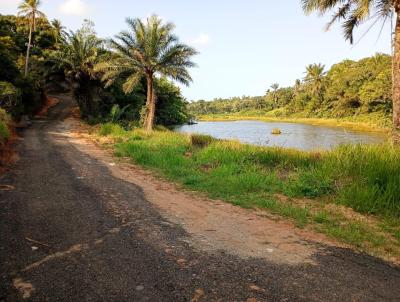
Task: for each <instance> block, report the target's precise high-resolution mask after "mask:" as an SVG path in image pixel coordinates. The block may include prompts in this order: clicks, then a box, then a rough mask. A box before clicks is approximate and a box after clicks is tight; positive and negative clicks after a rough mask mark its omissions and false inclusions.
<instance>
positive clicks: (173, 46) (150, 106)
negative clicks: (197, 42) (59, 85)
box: [96, 15, 197, 131]
mask: <svg viewBox="0 0 400 302" xmlns="http://www.w3.org/2000/svg"><path fill="white" fill-rule="evenodd" d="M126 22H127V24H128V26H129V29H130V31H122V32H121V33H120V34H118V35H117V36H116V37H115V39H113V40H111V41H110V45H111V48H112V49H113V50H114V56H113V57H112V58H111V59H109V60H107V61H105V62H103V63H100V64H98V65H97V66H96V70H97V71H100V72H103V73H104V75H103V77H102V80H103V81H104V82H105V86H106V87H107V86H109V85H111V84H112V83H114V81H115V80H117V79H120V78H122V79H124V84H123V90H124V92H125V93H130V92H132V91H133V89H134V88H135V87H136V86H137V85H139V83H140V81H141V79H142V78H145V79H146V82H147V100H146V114H145V120H144V127H145V128H146V129H147V130H148V131H151V130H152V128H153V123H154V114H155V108H156V97H155V94H154V78H155V76H157V75H158V76H165V77H169V78H171V79H173V80H175V81H178V82H180V83H183V84H185V85H189V83H190V82H191V81H192V79H191V77H190V75H189V72H188V68H190V67H193V66H195V64H194V63H193V62H192V61H191V57H192V56H193V55H195V54H196V53H197V52H196V50H195V49H193V48H192V47H189V46H187V45H185V44H182V43H180V42H179V40H178V38H177V37H176V36H175V35H174V34H173V33H172V31H173V29H174V27H175V26H174V25H173V24H172V23H164V22H162V20H161V19H160V18H159V17H158V16H156V15H153V16H151V17H150V18H148V19H147V20H146V21H142V20H140V19H127V21H126Z"/></svg>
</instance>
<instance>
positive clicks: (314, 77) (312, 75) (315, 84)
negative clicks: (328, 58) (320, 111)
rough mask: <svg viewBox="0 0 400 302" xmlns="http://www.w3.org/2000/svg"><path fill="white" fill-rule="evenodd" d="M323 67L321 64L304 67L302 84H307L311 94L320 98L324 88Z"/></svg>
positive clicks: (324, 73)
mask: <svg viewBox="0 0 400 302" xmlns="http://www.w3.org/2000/svg"><path fill="white" fill-rule="evenodd" d="M324 69H325V65H322V64H310V65H308V66H307V67H306V72H305V73H306V76H305V77H304V82H305V83H307V84H309V87H310V91H311V93H312V94H313V95H314V96H316V97H318V98H319V99H320V98H321V95H322V91H323V90H324V87H325V75H326V72H325V71H324Z"/></svg>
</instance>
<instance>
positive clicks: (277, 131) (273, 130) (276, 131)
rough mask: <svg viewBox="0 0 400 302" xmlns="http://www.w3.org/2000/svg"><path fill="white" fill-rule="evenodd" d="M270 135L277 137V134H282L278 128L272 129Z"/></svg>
mask: <svg viewBox="0 0 400 302" xmlns="http://www.w3.org/2000/svg"><path fill="white" fill-rule="evenodd" d="M271 134H274V135H279V134H282V131H281V129H279V128H274V129H272V131H271Z"/></svg>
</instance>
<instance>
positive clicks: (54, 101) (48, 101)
mask: <svg viewBox="0 0 400 302" xmlns="http://www.w3.org/2000/svg"><path fill="white" fill-rule="evenodd" d="M59 102H60V101H59V100H58V99H57V98H55V97H50V96H47V97H46V103H45V104H44V106H43V108H42V109H41V110H40V111H39V112H38V113H37V114H36V115H35V117H36V118H44V117H46V116H47V115H48V113H49V109H50V108H51V107H54V106H55V105H57V104H58V103H59Z"/></svg>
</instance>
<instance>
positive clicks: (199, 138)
mask: <svg viewBox="0 0 400 302" xmlns="http://www.w3.org/2000/svg"><path fill="white" fill-rule="evenodd" d="M214 141H216V139H215V138H213V137H212V136H209V135H203V134H192V135H190V142H191V144H192V146H197V147H201V148H203V147H206V146H208V145H209V144H211V143H212V142H214Z"/></svg>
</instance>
